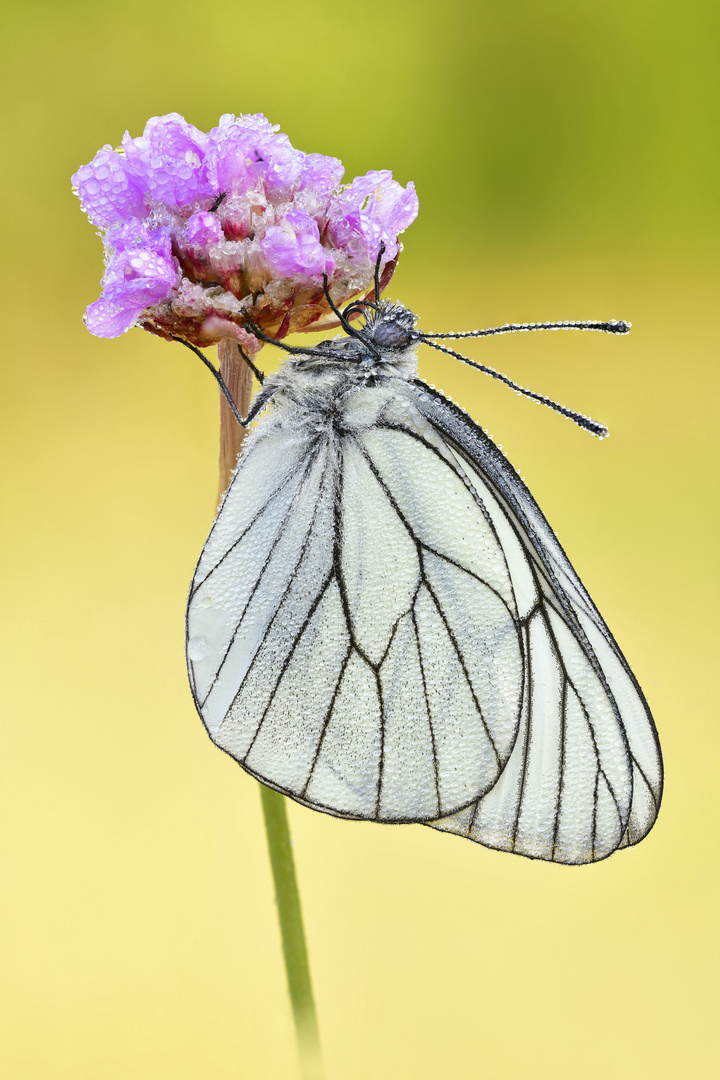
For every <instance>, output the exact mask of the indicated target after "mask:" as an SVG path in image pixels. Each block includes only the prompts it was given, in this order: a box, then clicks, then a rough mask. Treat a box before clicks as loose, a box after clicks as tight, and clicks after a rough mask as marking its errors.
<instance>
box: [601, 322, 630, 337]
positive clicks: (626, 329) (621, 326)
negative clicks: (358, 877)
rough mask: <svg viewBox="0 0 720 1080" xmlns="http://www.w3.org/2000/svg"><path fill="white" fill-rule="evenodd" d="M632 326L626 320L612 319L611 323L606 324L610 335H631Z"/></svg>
mask: <svg viewBox="0 0 720 1080" xmlns="http://www.w3.org/2000/svg"><path fill="white" fill-rule="evenodd" d="M631 326H632V323H631V322H625V320H624V319H610V321H609V322H607V323H606V324H605V328H606V330H607V332H608V334H629V333H630V327H631Z"/></svg>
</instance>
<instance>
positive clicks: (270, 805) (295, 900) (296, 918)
mask: <svg viewBox="0 0 720 1080" xmlns="http://www.w3.org/2000/svg"><path fill="white" fill-rule="evenodd" d="M260 798H261V799H262V808H263V814H264V815H265V831H266V832H267V841H268V849H269V851H270V864H271V866H272V872H273V878H274V880H275V897H276V899H277V907H278V918H279V920H280V932H281V934H282V943H283V955H284V957H285V971H286V973H287V981H288V989H289V991H290V1001H291V1003H292V1010H293V1016H294V1018H295V1031H296V1033H297V1040H298V1050H299V1054H300V1073H301V1076H302V1080H322V1077H323V1068H322V1061H321V1058H320V1035H319V1032H318V1022H317V1014H316V1012H315V1000H314V998H313V992H312V984H311V982H310V966H309V964H308V955H307V945H306V943H305V931H304V929H303V921H302V911H301V909H300V893H299V892H298V885H297V877H296V876H295V863H294V860H293V853H292V842H291V840H290V829H289V827H288V819H287V808H286V806H285V796H284V795H280V794H279V793H278V792H277V791H271V789H270V788H268V787H265V786H264V784H261V785H260Z"/></svg>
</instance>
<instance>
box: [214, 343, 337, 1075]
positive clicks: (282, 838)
mask: <svg viewBox="0 0 720 1080" xmlns="http://www.w3.org/2000/svg"><path fill="white" fill-rule="evenodd" d="M218 356H219V361H220V371H221V373H222V376H223V379H224V380H225V384H226V385H227V387H228V389H229V391H230V393H231V395H232V397H233V400H234V401H235V403H236V405H237V407H238V410H239V412H240V415H241V416H247V414H248V410H249V408H250V397H251V394H252V372H251V370H250V368H249V367H248V366H247V364H246V363H245V361H244V360H243V358H242V355H241V353H240V351H239V349H238V347H237V345H236V344H235V342H234V341H233V340H232V339H231V338H224V339H223V340H222V341H221V342H220V344H219V345H218ZM244 438H245V429H244V428H241V427H240V426H239V424H238V423H237V421H236V420H235V417H234V416H233V414H232V411H231V409H230V406H229V405H228V403H227V401H226V400H225V398H224V397H223V396H222V394H221V395H220V494H221V495H222V493H223V492H224V491H225V489H226V488H227V486H228V484H229V483H230V477H231V475H232V472H233V469H234V468H235V463H236V461H237V456H238V454H239V452H240V448H241V446H242V443H243V439H244ZM260 797H261V800H262V808H263V815H264V817H265V832H266V834H267V842H268V851H269V853H270V865H271V867H272V872H273V879H274V882H275V897H276V900H277V909H278V919H279V921H280V934H281V936H282V946H283V956H284V958H285V972H286V974H287V981H288V989H289V991H290V1002H291V1004H292V1010H293V1017H294V1020H295V1031H296V1034H297V1042H298V1052H299V1057H300V1074H301V1077H302V1080H323V1075H324V1074H323V1067H322V1060H321V1057H320V1037H319V1033H318V1022H317V1014H316V1012H315V1001H314V999H313V992H312V984H311V982H310V966H309V964H308V954H307V945H306V943H305V931H304V929H303V921H302V910H301V908H300V893H299V891H298V885H297V876H296V874H295V862H294V860H293V853H292V842H291V840H290V828H289V826H288V819H287V809H286V806H285V796H284V795H280V794H279V793H278V792H277V791H272V790H271V789H270V788H268V787H265V786H264V784H261V785H260Z"/></svg>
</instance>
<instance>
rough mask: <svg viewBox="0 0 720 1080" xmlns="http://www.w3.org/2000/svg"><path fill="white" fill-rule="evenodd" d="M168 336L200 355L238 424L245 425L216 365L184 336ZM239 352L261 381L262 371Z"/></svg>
mask: <svg viewBox="0 0 720 1080" xmlns="http://www.w3.org/2000/svg"><path fill="white" fill-rule="evenodd" d="M170 337H171V338H172V340H173V341H178V342H179V343H180V344H181V345H184V346H185V348H186V349H190V351H191V352H194V353H195V355H196V356H199V357H200V359H201V360H202V362H203V364H204V365H205V367H206V368H207V369H208V371H211V372H212V373H213V375H214V377H215V381H216V382H217V384H218V386H219V387H220V389H221V391H222V393H223V394H224V395H225V399H226V401H227V403H228V405H229V406H230V408H231V409H232V414H233V416H234V417H235V419H236V420H237V422H238V424H239V425H240V427H242V428H244V427H246V422H245V421H244V420H243V418H242V417H241V415H240V413H239V412H238V407H237V405H236V404H235V402H234V400H233V396H232V394H231V393H230V391H229V390H228V387H227V383H226V382H225V380H224V379H223V377H222V375H221V374H220V372H219V371H218V369H217V368H216V367H213V365H212V364H211V363H210V361H209V360H208V358H207V356H205V355H204V353H201V352H200V350H199V349H198V348H197V346H196V345H191V344H190V342H189V341H186V340H185V338H181V337H175V335H174V334H170ZM238 348H239V346H238ZM240 352H241V353H242V356H243V359H244V360H245V361H246V362H247V363H248V364H249V365H250V368H251V369H252V371H253V374H255V375H256V376H257V375H260V379H259V381H260V382H262V380H263V378H264V376H263V375H262V372H258V369H257V368H256V367H255V365H254V364H252V363H251V362H250V360H249V359H248V357H247V356H245V353H244V352H243V351H242V349H240Z"/></svg>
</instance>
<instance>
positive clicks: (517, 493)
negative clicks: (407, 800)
mask: <svg viewBox="0 0 720 1080" xmlns="http://www.w3.org/2000/svg"><path fill="white" fill-rule="evenodd" d="M403 389H404V393H405V394H406V396H407V397H408V398H409V400H410V401H411V402H412V403H413V404H414V405H415V406H416V407H417V408H418V410H419V411H420V412H421V413H422V414H423V415H424V416H425V417H426V418H427V419H428V421H429V422H430V423H431V424H432V426H433V428H434V430H435V431H436V432H437V433H439V434H440V435H441V436H442V438H443V439H444V441H445V443H446V445H447V447H448V449H449V451H450V452H451V453H452V454H453V456H454V457H455V459H456V461H457V463H458V466H459V467H460V468H461V469H462V470H463V472H464V473H465V475H466V476H467V478H468V482H469V483H470V484H471V485H472V487H473V490H474V491H475V492H476V494H477V497H478V498H479V500H480V501H481V503H482V505H483V506H484V507H485V509H486V510H487V512H488V514H489V515H490V516H491V518H492V520H493V523H494V526H495V528H496V530H497V532H498V535H499V536H500V537H501V539H502V544H503V549H504V552H505V557H506V559H507V562H508V566H509V568H510V571H511V576H512V580H513V586H514V590H515V593H516V596H517V598H518V615H519V624H520V628H521V640H522V647H523V656H524V661H525V677H524V683H523V697H522V709H521V723H520V728H519V733H518V737H517V740H516V742H515V745H514V749H513V752H512V754H511V756H510V758H509V760H508V762H507V765H506V766H505V768H504V770H503V772H502V774H501V776H500V778H499V780H498V782H497V784H496V785H495V786H494V787H493V788H492V790H491V791H489V792H488V793H486V794H485V795H484V796H482V797H480V798H479V799H478V800H477V802H476V803H475V804H474V805H473V806H471V807H467V808H466V809H464V810H463V811H461V812H459V813H456V814H455V815H449V816H447V817H444V818H442V819H440V820H438V821H435V822H432V824H433V825H434V827H435V828H438V829H442V830H445V831H448V832H455V833H458V834H460V835H463V836H466V837H469V838H470V839H472V840H475V841H477V842H479V843H482V844H485V845H487V846H489V847H493V848H499V849H502V850H505V851H513V852H517V853H519V854H523V855H528V856H530V857H533V858H540V859H547V860H551V861H555V862H564V863H584V862H593V861H596V860H598V859H602V858H605V857H606V856H607V855H609V854H610V853H611V852H613V851H614V850H616V849H617V848H619V847H625V846H628V845H631V844H635V843H637V842H638V841H639V840H641V839H642V838H643V837H644V836H645V835H646V834H647V832H648V831H649V830H650V828H651V827H652V825H653V823H654V821H655V818H656V817H657V813H658V810H659V807H660V800H661V797H662V784H663V772H662V759H661V755H660V747H659V743H658V738H657V733H656V730H655V726H654V723H653V720H652V716H651V714H650V710H649V708H648V705H647V702H646V701H645V698H644V696H643V694H642V691H641V690H640V687H639V686H638V683H637V681H636V679H635V677H634V675H633V673H632V671H631V669H630V667H629V665H628V663H627V661H626V660H625V658H624V657H623V655H622V653H621V652H620V649H619V648H618V645H617V643H616V642H615V640H614V638H613V636H612V634H611V633H610V631H609V629H608V628H607V626H606V624H605V622H604V621H603V619H602V617H601V616H600V614H599V612H598V610H597V608H596V607H595V606H594V604H593V603H592V600H591V599H590V597H589V595H588V593H587V592H586V590H585V589H584V587H583V585H582V583H581V582H580V580H579V578H578V577H577V574H576V573H575V571H574V570H573V568H572V566H571V565H570V563H569V561H568V559H567V556H566V555H565V553H564V551H563V550H562V548H561V546H560V544H559V543H558V541H557V539H556V538H555V535H554V533H553V532H552V530H551V529H550V527H549V525H548V523H547V521H546V520H545V517H544V516H543V514H542V512H541V511H540V509H539V507H538V506H537V504H536V502H535V500H534V499H533V498H532V496H531V494H530V492H529V491H528V490H527V488H526V487H525V485H524V483H523V482H522V480H521V479H520V477H519V476H518V475H517V473H516V472H515V471H514V469H513V468H512V466H511V465H510V464H509V462H508V461H507V459H506V458H505V457H504V455H503V454H502V453H501V451H500V450H499V449H498V448H497V446H495V444H494V443H493V442H492V440H491V439H490V438H489V437H488V436H487V435H486V434H485V433H484V432H483V431H482V429H480V428H479V427H478V426H477V425H476V424H475V423H474V422H473V421H472V420H471V419H470V418H469V417H468V416H467V415H466V414H465V413H463V412H462V410H460V409H459V408H457V407H456V406H455V405H453V404H452V403H451V402H449V401H448V400H447V399H446V398H444V397H443V396H442V395H441V394H439V393H438V392H437V391H435V390H434V389H431V388H430V387H428V386H426V385H425V384H424V383H422V382H421V381H420V380H414V381H413V382H408V383H405V384H404V388H403Z"/></svg>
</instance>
